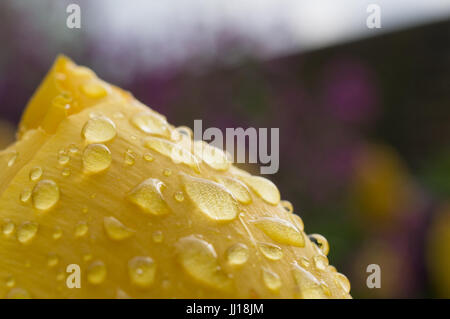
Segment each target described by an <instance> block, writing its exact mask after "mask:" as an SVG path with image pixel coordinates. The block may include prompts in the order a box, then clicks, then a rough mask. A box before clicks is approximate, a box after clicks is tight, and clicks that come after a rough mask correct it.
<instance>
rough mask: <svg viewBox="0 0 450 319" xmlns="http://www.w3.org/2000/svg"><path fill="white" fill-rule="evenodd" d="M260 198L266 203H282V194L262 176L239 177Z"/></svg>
mask: <svg viewBox="0 0 450 319" xmlns="http://www.w3.org/2000/svg"><path fill="white" fill-rule="evenodd" d="M239 179H241V180H242V181H243V182H244V183H246V184H247V185H248V186H249V187H250V188H251V189H252V190H253V191H254V192H255V193H256V194H257V195H258V196H259V197H261V198H262V199H263V200H264V201H265V202H267V203H269V204H272V205H276V204H278V202H279V201H280V192H279V190H278V188H277V187H276V186H275V184H274V183H272V182H271V181H269V180H268V179H266V178H264V177H261V176H252V175H239Z"/></svg>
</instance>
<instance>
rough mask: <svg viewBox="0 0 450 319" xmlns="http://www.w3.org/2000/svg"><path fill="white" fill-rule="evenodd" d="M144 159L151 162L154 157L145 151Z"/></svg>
mask: <svg viewBox="0 0 450 319" xmlns="http://www.w3.org/2000/svg"><path fill="white" fill-rule="evenodd" d="M144 160H146V161H147V162H153V160H154V158H153V156H152V154H150V153H145V154H144Z"/></svg>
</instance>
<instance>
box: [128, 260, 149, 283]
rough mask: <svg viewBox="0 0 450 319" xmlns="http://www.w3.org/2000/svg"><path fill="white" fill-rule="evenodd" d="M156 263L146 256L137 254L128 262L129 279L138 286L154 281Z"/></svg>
mask: <svg viewBox="0 0 450 319" xmlns="http://www.w3.org/2000/svg"><path fill="white" fill-rule="evenodd" d="M155 274H156V263H155V262H154V261H153V259H152V258H150V257H148V256H145V257H143V256H137V257H134V258H132V259H131V260H130V261H129V262H128V275H129V276H130V281H131V283H133V284H134V285H136V286H138V287H142V288H145V287H149V286H151V285H152V284H153V282H154V281H155Z"/></svg>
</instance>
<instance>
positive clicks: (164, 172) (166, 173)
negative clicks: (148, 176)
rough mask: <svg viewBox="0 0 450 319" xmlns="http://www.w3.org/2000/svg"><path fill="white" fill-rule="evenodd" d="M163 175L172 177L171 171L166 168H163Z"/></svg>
mask: <svg viewBox="0 0 450 319" xmlns="http://www.w3.org/2000/svg"><path fill="white" fill-rule="evenodd" d="M163 175H164V176H166V177H169V176H170V175H172V171H171V170H170V169H168V168H165V169H163Z"/></svg>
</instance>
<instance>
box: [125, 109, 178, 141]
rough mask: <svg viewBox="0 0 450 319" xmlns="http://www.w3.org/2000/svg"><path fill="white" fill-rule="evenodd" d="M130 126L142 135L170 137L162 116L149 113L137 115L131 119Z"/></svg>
mask: <svg viewBox="0 0 450 319" xmlns="http://www.w3.org/2000/svg"><path fill="white" fill-rule="evenodd" d="M131 124H133V125H134V126H135V127H136V128H137V129H139V130H141V131H142V132H144V133H148V134H154V135H159V136H164V137H170V131H169V126H168V123H167V121H166V120H165V119H164V117H162V116H157V115H154V114H152V113H149V112H145V113H139V114H136V115H134V116H133V117H132V118H131Z"/></svg>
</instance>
